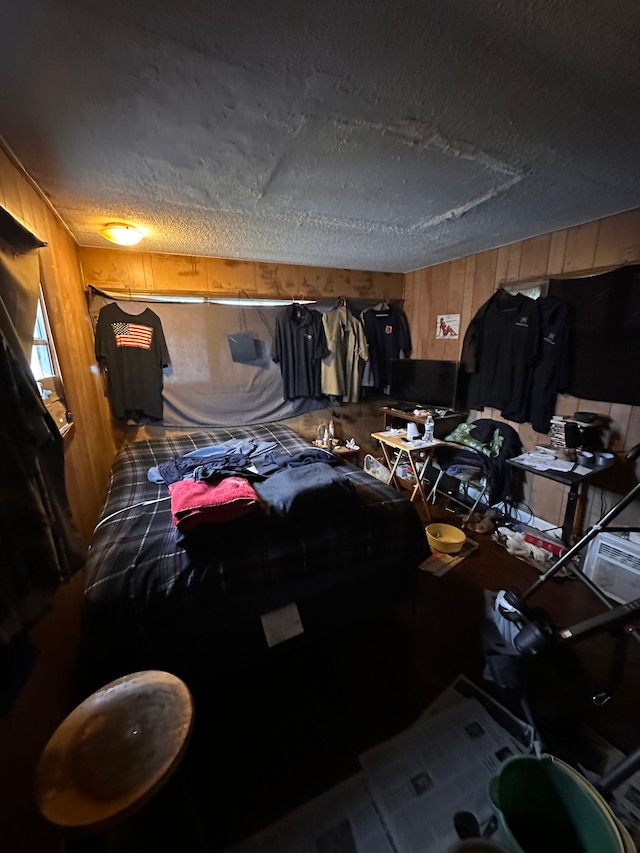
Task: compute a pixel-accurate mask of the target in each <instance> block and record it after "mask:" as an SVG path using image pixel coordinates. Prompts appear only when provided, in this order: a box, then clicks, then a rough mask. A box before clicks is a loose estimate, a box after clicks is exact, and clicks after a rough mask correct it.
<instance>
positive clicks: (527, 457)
mask: <svg viewBox="0 0 640 853" xmlns="http://www.w3.org/2000/svg"><path fill="white" fill-rule="evenodd" d="M511 461H512V462H518V463H519V464H520V465H526V466H527V468H533V469H535V470H536V471H571V469H572V468H573V466H574V464H575V463H573V462H569V461H568V460H566V459H556V457H555V456H552V455H551V454H550V453H536V452H535V451H533V450H532V451H530V452H529V453H522V454H521V455H520V456H515V457H514V458H513V459H512V460H511Z"/></svg>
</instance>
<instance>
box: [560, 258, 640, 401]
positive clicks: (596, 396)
mask: <svg viewBox="0 0 640 853" xmlns="http://www.w3.org/2000/svg"><path fill="white" fill-rule="evenodd" d="M549 293H550V294H552V295H553V296H555V297H557V298H558V299H562V300H563V301H564V302H568V303H569V304H570V305H571V308H572V315H573V321H572V337H571V343H570V350H569V358H570V363H571V368H570V379H569V382H568V386H567V393H569V394H571V395H572V396H574V397H578V398H580V399H583V400H599V401H603V402H607V403H624V404H626V405H629V406H638V405H640V382H639V381H638V379H637V370H638V365H639V364H640V266H638V265H637V264H636V265H633V266H628V267H621V268H620V269H617V270H613V271H612V272H608V273H603V274H602V275H595V276H588V277H585V278H573V279H552V280H551V281H550V283H549Z"/></svg>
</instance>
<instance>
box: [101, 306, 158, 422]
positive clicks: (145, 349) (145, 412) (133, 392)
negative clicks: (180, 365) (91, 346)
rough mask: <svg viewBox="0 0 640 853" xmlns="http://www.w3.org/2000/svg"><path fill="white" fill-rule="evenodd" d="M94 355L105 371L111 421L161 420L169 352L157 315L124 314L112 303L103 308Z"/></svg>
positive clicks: (150, 311) (143, 313)
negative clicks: (163, 373) (163, 388)
mask: <svg viewBox="0 0 640 853" xmlns="http://www.w3.org/2000/svg"><path fill="white" fill-rule="evenodd" d="M95 353H96V358H97V360H98V363H99V364H101V365H102V366H103V367H105V372H106V378H107V394H108V396H109V402H110V404H111V411H112V412H113V416H114V418H117V419H119V420H126V419H127V418H132V419H135V420H140V419H141V418H144V417H148V418H152V419H154V420H161V419H162V415H163V408H162V385H163V375H162V368H163V367H167V366H168V365H169V351H168V350H167V344H166V342H165V339H164V332H163V330H162V323H161V322H160V318H159V317H158V315H157V314H156V313H155V312H153V311H152V310H151V309H150V308H146V309H145V310H144V311H143V312H142V313H141V314H127V313H126V311H123V310H122V308H120V306H119V305H118V304H117V303H115V302H111V303H110V304H109V305H105V306H104V308H102V309H101V310H100V313H99V315H98V322H97V324H96V341H95Z"/></svg>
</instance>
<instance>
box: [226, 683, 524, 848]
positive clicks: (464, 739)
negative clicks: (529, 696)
mask: <svg viewBox="0 0 640 853" xmlns="http://www.w3.org/2000/svg"><path fill="white" fill-rule="evenodd" d="M530 740H531V735H530V727H529V726H528V725H527V724H526V723H524V722H523V721H522V720H520V719H518V718H517V717H516V716H514V715H513V714H511V713H510V712H509V711H508V710H507V709H506V708H504V707H503V706H502V705H500V704H499V703H498V702H496V701H495V700H494V699H493V698H492V697H491V696H489V694H487V693H486V692H485V691H483V690H482V689H481V688H479V687H477V686H476V685H475V684H473V683H472V682H471V681H469V680H468V679H467V678H466V677H465V676H459V677H458V678H457V679H455V681H454V682H453V683H452V684H451V685H450V686H449V687H448V688H447V689H446V690H444V691H443V692H442V693H441V694H440V696H438V698H437V699H436V701H435V702H434V703H432V704H431V705H430V706H429V707H428V708H427V709H426V710H425V712H424V714H423V715H422V716H421V717H420V718H419V719H418V720H417V721H416V722H415V723H414V724H413V725H412V726H410V727H409V728H408V729H405V730H404V731H403V732H401V733H400V734H399V735H397V736H395V737H393V738H391V739H390V740H388V741H385V742H384V743H383V744H381V745H380V746H377V747H374V748H373V749H371V750H368V751H367V752H365V753H364V754H363V755H361V756H360V764H361V766H362V768H363V770H362V772H360V773H358V774H356V775H354V776H352V777H351V778H349V779H347V780H346V781H344V782H342V783H340V784H339V785H336V786H335V787H334V788H332V789H331V790H329V791H327V792H326V793H325V794H322V795H321V796H319V797H317V798H315V799H314V800H312V801H311V802H309V803H307V804H305V805H304V806H301V807H300V808H299V809H297V810H296V811H294V812H292V813H291V814H289V815H287V816H286V817H284V818H282V819H281V820H280V821H278V822H277V823H275V824H273V825H272V826H269V827H267V828H266V829H264V830H262V831H261V832H259V833H257V834H256V835H254V836H252V837H251V838H249V839H248V840H245V841H243V842H241V843H240V844H238V845H237V846H234V847H231V848H228V849H227V851H226V853H258V851H260V853H441V851H445V850H448V849H449V847H450V846H451V845H452V844H454V843H455V841H456V840H458V837H457V835H456V832H455V828H454V822H453V816H454V814H455V813H456V812H457V811H471V812H473V813H474V814H475V815H476V817H477V818H478V821H479V823H480V825H481V826H483V827H484V826H485V825H486V822H487V821H488V820H489V818H490V817H491V815H492V814H493V810H492V808H491V804H490V802H489V794H488V791H489V779H490V778H491V777H492V776H493V775H494V774H495V772H496V770H497V768H498V766H499V765H500V763H501V762H502V761H503V760H504V758H506V757H507V756H509V755H512V754H515V753H518V752H522V751H525V750H526V748H527V745H528V743H529V742H530Z"/></svg>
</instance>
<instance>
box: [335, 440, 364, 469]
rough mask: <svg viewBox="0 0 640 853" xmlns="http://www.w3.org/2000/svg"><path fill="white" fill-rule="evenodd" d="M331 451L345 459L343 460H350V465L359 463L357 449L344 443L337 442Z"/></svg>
mask: <svg viewBox="0 0 640 853" xmlns="http://www.w3.org/2000/svg"><path fill="white" fill-rule="evenodd" d="M333 452H334V453H337V454H338V456H339V457H340V458H341V459H344V460H345V462H351V464H352V465H358V464H359V463H360V450H359V449H358V450H352V449H351V448H350V447H347V446H346V445H344V444H339V445H338V446H337V447H334V448H333Z"/></svg>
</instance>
